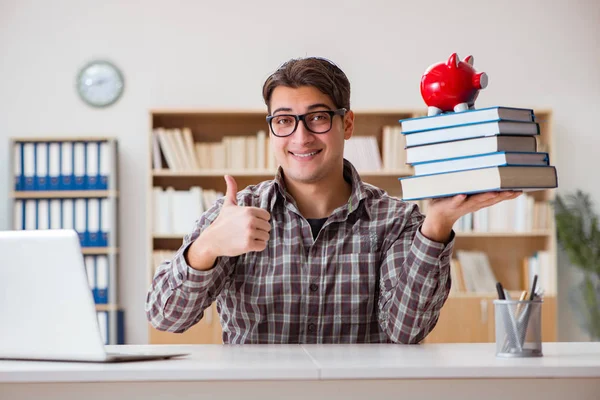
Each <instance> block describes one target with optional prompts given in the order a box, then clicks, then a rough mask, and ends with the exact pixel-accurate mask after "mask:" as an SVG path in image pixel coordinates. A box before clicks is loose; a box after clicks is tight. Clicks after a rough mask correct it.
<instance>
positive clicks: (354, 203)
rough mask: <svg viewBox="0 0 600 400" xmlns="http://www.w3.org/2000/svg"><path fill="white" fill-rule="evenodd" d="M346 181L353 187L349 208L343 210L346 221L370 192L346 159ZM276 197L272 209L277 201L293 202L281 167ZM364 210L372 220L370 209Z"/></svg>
mask: <svg viewBox="0 0 600 400" xmlns="http://www.w3.org/2000/svg"><path fill="white" fill-rule="evenodd" d="M343 174H344V179H346V181H348V182H350V183H351V185H352V192H351V194H350V198H349V199H348V204H347V208H345V209H344V210H343V215H342V218H343V219H345V218H346V217H347V216H348V215H349V214H351V213H353V212H355V211H357V210H358V209H359V207H360V206H361V201H362V200H364V199H366V198H367V197H368V196H369V192H368V191H367V190H366V188H365V184H364V183H363V181H362V179H361V178H360V175H359V174H358V171H356V168H354V165H352V163H351V162H350V161H348V160H346V159H344V172H343ZM274 182H275V195H274V196H273V198H272V199H271V209H273V207H275V203H276V202H277V199H278V198H280V199H282V200H285V199H287V200H288V201H291V200H292V199H291V196H290V194H289V193H288V192H287V190H286V187H285V182H284V180H283V169H282V168H281V166H280V167H279V168H277V174H276V175H275V179H274ZM363 208H364V210H365V211H366V213H367V215H368V217H369V218H371V214H370V211H369V209H368V207H366V206H364V204H363Z"/></svg>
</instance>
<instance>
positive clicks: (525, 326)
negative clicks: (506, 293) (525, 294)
mask: <svg viewBox="0 0 600 400" xmlns="http://www.w3.org/2000/svg"><path fill="white" fill-rule="evenodd" d="M542 303H543V301H542V300H494V312H495V317H496V319H495V323H496V356H497V357H541V356H542V355H543V354H542Z"/></svg>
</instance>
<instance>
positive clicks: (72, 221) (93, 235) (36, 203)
mask: <svg viewBox="0 0 600 400" xmlns="http://www.w3.org/2000/svg"><path fill="white" fill-rule="evenodd" d="M113 207H115V205H114V204H113V203H112V202H111V200H110V199H107V198H92V199H87V198H65V199H45V198H38V199H15V200H14V203H13V213H14V214H13V221H14V224H13V229H15V230H33V229H74V230H75V231H77V234H78V235H79V240H80V243H81V246H82V247H108V246H109V245H110V241H111V240H112V239H111V238H110V235H111V230H112V221H113V217H112V213H113V210H112V208H113Z"/></svg>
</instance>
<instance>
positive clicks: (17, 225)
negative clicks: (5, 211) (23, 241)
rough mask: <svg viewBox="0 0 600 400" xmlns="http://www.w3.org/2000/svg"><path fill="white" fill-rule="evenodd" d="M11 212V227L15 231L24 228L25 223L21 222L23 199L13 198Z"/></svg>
mask: <svg viewBox="0 0 600 400" xmlns="http://www.w3.org/2000/svg"><path fill="white" fill-rule="evenodd" d="M13 212H14V214H13V215H14V220H13V229H14V230H17V231H21V230H23V229H25V225H24V223H23V200H18V199H17V200H15V203H14V211H13Z"/></svg>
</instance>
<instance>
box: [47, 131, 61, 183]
mask: <svg viewBox="0 0 600 400" xmlns="http://www.w3.org/2000/svg"><path fill="white" fill-rule="evenodd" d="M48 146H49V147H48V153H49V155H48V156H49V158H48V178H50V183H51V184H52V187H53V188H56V187H57V186H58V185H59V181H58V180H59V179H60V143H57V142H52V143H50V144H49V145H48Z"/></svg>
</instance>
